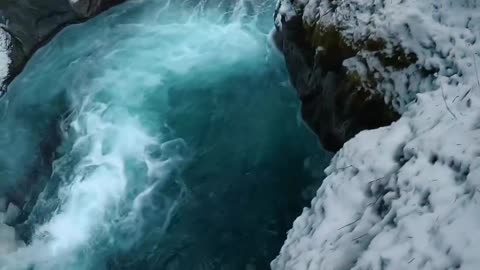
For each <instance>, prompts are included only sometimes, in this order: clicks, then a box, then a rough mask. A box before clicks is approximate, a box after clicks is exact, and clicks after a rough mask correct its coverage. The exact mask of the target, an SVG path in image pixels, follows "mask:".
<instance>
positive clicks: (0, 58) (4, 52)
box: [0, 27, 10, 90]
mask: <svg viewBox="0 0 480 270" xmlns="http://www.w3.org/2000/svg"><path fill="white" fill-rule="evenodd" d="M9 46H10V35H9V34H8V33H7V32H6V31H5V30H3V29H2V28H1V27H0V90H3V89H4V87H5V86H4V81H5V79H6V78H7V76H8V69H9V66H10V57H9Z"/></svg>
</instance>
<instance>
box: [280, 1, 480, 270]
mask: <svg viewBox="0 0 480 270" xmlns="http://www.w3.org/2000/svg"><path fill="white" fill-rule="evenodd" d="M298 16H300V17H301V18H302V21H303V23H305V24H314V25H315V24H316V25H323V26H329V25H330V26H335V27H336V29H337V31H338V33H340V34H341V37H342V39H343V40H344V41H345V42H346V44H361V43H364V44H365V43H366V41H368V40H377V41H379V40H381V44H383V45H382V46H379V47H376V48H375V50H369V49H367V48H362V46H360V49H358V50H357V51H356V52H355V53H354V54H353V55H352V56H350V57H348V58H346V59H345V60H344V61H343V65H344V66H345V68H346V69H347V71H348V72H350V73H356V74H358V75H359V76H360V77H361V79H362V80H363V81H364V82H367V81H368V80H370V79H371V78H370V76H374V78H375V79H376V81H377V82H378V84H377V86H376V87H375V88H374V89H373V90H375V91H377V92H378V93H381V94H382V95H383V96H384V97H385V101H386V102H388V103H390V104H392V106H394V107H395V108H396V110H398V111H399V112H401V113H402V116H401V118H400V120H398V121H396V122H395V123H393V124H392V125H391V126H388V127H384V128H379V129H376V130H370V131H363V132H361V133H360V134H358V135H357V136H355V137H354V138H353V139H352V140H350V141H349V142H347V143H346V144H345V146H344V147H343V148H342V149H341V150H340V151H339V152H338V153H337V154H336V156H335V157H334V159H333V160H332V163H331V165H330V167H329V168H328V169H327V173H328V177H327V178H326V179H325V181H324V183H323V185H322V186H321V188H320V189H319V190H318V192H317V195H316V197H315V198H314V200H313V201H312V205H311V207H310V208H308V209H305V210H304V211H303V213H302V215H301V216H300V217H299V218H298V219H297V220H296V221H295V223H294V225H293V228H292V230H291V231H290V232H289V233H288V238H287V240H286V242H285V244H284V246H283V248H282V250H281V252H280V255H279V256H278V257H277V258H276V259H275V260H274V261H273V262H272V269H274V270H283V269H288V270H307V269H315V270H322V269H328V270H330V269H331V270H347V269H356V270H359V269H370V270H380V269H383V270H397V269H398V270H404V269H412V270H415V269H425V270H427V269H429V270H434V269H435V270H436V269H465V270H470V269H471V270H476V269H479V266H480V256H478V253H479V252H480V232H479V230H478V228H480V211H479V209H480V204H479V200H480V169H479V168H480V158H479V156H480V79H479V73H480V71H479V70H478V68H479V67H478V66H479V64H480V57H479V55H480V40H479V38H480V2H478V1H467V0H465V1H463V0H423V1H418V0H385V1H384V0H343V1H332V0H310V1H308V0H294V1H290V0H281V1H280V2H279V10H278V14H277V16H276V21H277V26H278V27H283V26H284V25H285V22H287V21H288V20H289V19H292V18H293V19H294V18H296V17H297V18H298ZM396 48H397V49H396ZM398 48H401V49H398ZM395 50H401V51H402V52H406V54H410V53H411V54H412V55H414V56H415V57H412V58H411V59H410V60H409V61H407V62H406V64H402V65H401V66H396V67H395V66H389V65H385V64H384V63H381V58H382V57H383V56H390V57H391V56H395V55H397V56H398V54H397V53H395ZM382 55H383V56H382ZM392 60H398V61H399V62H402V61H403V60H404V59H403V60H402V59H400V58H397V59H395V57H393V59H392ZM389 61H390V60H389ZM393 63H395V61H394V62H393ZM422 70H423V71H425V72H424V73H422Z"/></svg>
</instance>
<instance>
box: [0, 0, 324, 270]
mask: <svg viewBox="0 0 480 270" xmlns="http://www.w3.org/2000/svg"><path fill="white" fill-rule="evenodd" d="M271 2H272V1H266V0H265V1H262V0H256V1H248V0H242V1H165V0H150V1H141V0H139V1H127V3H125V4H123V5H120V6H118V7H115V8H113V9H111V10H110V11H108V12H106V13H104V14H102V15H101V16H99V17H97V18H95V19H93V20H91V21H89V22H87V23H84V24H79V25H75V26H71V27H68V28H67V29H66V30H64V31H62V32H61V33H60V34H59V35H58V36H57V37H55V38H54V39H53V40H52V41H51V42H50V43H49V44H48V45H47V46H45V47H44V48H41V49H40V50H39V51H38V52H37V53H36V54H35V55H34V56H33V58H32V59H31V60H30V61H29V63H28V64H27V66H26V68H25V70H24V71H23V72H22V73H21V74H20V75H19V76H18V77H17V78H16V79H15V80H14V81H13V82H12V84H11V85H10V86H9V89H8V93H7V94H6V96H5V97H3V98H2V100H1V101H0V117H1V120H0V149H1V150H0V178H1V180H2V181H1V184H0V201H1V200H2V198H9V201H10V205H9V207H10V206H11V207H13V205H15V206H18V207H19V208H21V209H22V211H21V213H18V216H17V215H15V217H14V218H13V219H12V217H10V218H9V219H10V220H9V221H8V222H7V221H5V222H6V223H8V224H0V225H1V226H0V269H1V270H23V269H35V270H51V269H65V270H69V269H72V270H89V269H95V270H98V269H189V270H190V269H191V270H193V269H248V270H253V269H269V263H270V261H271V260H273V259H274V257H275V256H276V255H277V254H278V252H279V250H280V247H281V245H282V243H283V241H284V240H285V237H286V232H287V230H288V229H289V228H290V227H291V223H292V222H293V220H294V219H295V217H296V216H298V215H299V214H300V213H301V209H302V207H303V206H306V205H307V202H308V200H309V199H310V198H311V197H312V196H313V193H312V192H313V191H315V190H316V188H318V186H319V185H320V183H321V180H322V178H323V168H324V167H325V164H327V162H328V160H329V155H328V154H326V153H325V152H323V151H322V150H321V149H320V146H319V145H318V143H317V140H316V138H315V136H314V135H313V134H312V133H311V132H310V131H309V130H307V128H306V127H305V126H304V125H303V123H302V121H301V120H300V117H299V116H298V106H299V105H298V103H297V101H296V98H295V94H294V91H293V90H292V89H291V87H290V85H289V83H288V77H287V75H286V71H285V70H284V68H283V63H282V59H281V56H280V55H279V54H278V52H276V51H275V50H274V49H273V48H272V46H271V45H270V42H269V32H270V30H271V29H272V24H273V22H271V21H272V18H271V16H272V15H271V14H272V13H273V6H272V5H273V4H274V3H271ZM0 206H1V205H0ZM4 211H6V210H5V209H4ZM12 211H13V210H12ZM0 212H2V209H1V207H0ZM2 215H5V214H3V213H0V221H2V220H1V219H2ZM13 234H14V236H12V235H13Z"/></svg>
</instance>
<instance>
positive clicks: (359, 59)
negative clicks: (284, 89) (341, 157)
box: [273, 1, 429, 151]
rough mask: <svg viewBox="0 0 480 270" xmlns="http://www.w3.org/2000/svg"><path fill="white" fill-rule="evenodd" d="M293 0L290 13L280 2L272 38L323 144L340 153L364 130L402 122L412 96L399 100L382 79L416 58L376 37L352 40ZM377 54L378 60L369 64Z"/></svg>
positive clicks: (304, 116) (336, 26)
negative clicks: (353, 68) (311, 16)
mask: <svg viewBox="0 0 480 270" xmlns="http://www.w3.org/2000/svg"><path fill="white" fill-rule="evenodd" d="M291 2H292V4H291V5H294V7H293V8H292V9H291V10H290V11H289V12H280V11H279V10H280V9H282V8H284V7H283V6H282V4H283V3H285V2H284V1H280V2H279V3H282V4H279V6H278V8H277V11H276V14H275V19H276V31H275V33H274V36H273V40H274V42H275V43H276V45H277V47H278V49H279V50H281V51H282V53H283V55H284V57H285V61H286V64H287V68H288V71H289V74H290V79H291V82H292V84H293V86H294V87H295V88H296V90H297V92H298V95H299V98H300V100H301V102H302V116H303V118H304V120H305V122H306V123H307V124H308V125H309V126H310V127H311V128H312V129H313V131H314V132H315V133H316V134H317V135H318V136H319V138H320V140H321V142H322V144H323V145H324V147H325V148H326V149H328V150H331V151H336V150H338V149H340V148H341V147H342V146H343V144H344V143H345V142H346V141H347V140H349V139H350V138H352V137H353V136H355V135H356V134H357V133H359V132H360V131H362V130H365V129H374V128H377V127H380V126H386V125H388V124H390V123H392V122H393V121H395V120H397V119H398V118H399V116H400V113H401V112H402V111H403V106H404V105H405V104H406V103H408V102H409V101H411V100H402V101H398V100H396V99H395V98H394V97H393V98H392V97H390V96H389V94H388V93H385V91H383V90H382V88H383V87H385V85H384V84H383V83H390V82H391V80H390V78H382V76H381V75H383V74H384V73H385V72H383V71H384V69H389V70H390V69H391V70H400V69H406V68H409V67H410V66H413V65H415V62H416V61H417V58H416V56H415V55H414V54H412V53H409V52H406V51H404V50H403V49H402V48H401V47H400V46H398V45H394V46H390V45H391V44H386V43H385V42H384V41H383V40H381V39H378V38H375V37H374V36H373V35H372V36H370V37H367V38H365V39H364V40H363V41H361V42H359V41H353V40H349V38H348V37H345V36H344V35H343V34H342V33H341V31H340V30H339V28H341V26H340V25H335V24H333V23H332V24H329V23H323V22H322V21H321V20H318V21H314V22H312V21H307V20H306V18H308V17H307V16H305V14H304V13H305V7H304V6H303V5H302V3H303V1H291ZM283 5H284V4H283ZM307 11H308V10H307ZM330 12H331V13H334V12H335V11H334V10H331V11H330ZM387 49H390V51H389V50H387ZM366 55H368V57H366ZM372 58H375V59H376V60H378V63H375V65H371V64H370V63H367V61H370V59H372ZM353 62H355V63H356V64H357V65H362V64H363V65H364V70H365V72H364V73H362V74H359V73H358V72H357V71H354V72H352V71H351V70H350V69H349V68H348V65H352V63H353ZM357 70H358V69H357ZM415 71H418V70H415ZM423 71H424V72H423V74H426V75H428V74H429V72H428V71H426V72H425V70H423ZM417 73H418V72H417ZM407 99H408V98H407Z"/></svg>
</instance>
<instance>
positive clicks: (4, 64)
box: [0, 0, 124, 91]
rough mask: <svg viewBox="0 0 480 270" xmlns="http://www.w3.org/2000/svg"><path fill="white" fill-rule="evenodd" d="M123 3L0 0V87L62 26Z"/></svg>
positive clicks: (115, 0)
mask: <svg viewBox="0 0 480 270" xmlns="http://www.w3.org/2000/svg"><path fill="white" fill-rule="evenodd" d="M123 1H124V0H70V1H69V0H41V1H39V0H3V1H0V63H1V64H0V85H1V90H2V91H5V90H6V87H7V85H8V84H9V82H10V81H11V80H13V78H14V77H15V76H16V75H17V74H18V73H19V72H20V71H21V70H22V68H23V66H24V65H25V63H26V61H27V60H28V59H29V57H30V55H31V54H32V53H34V52H35V51H36V49H38V48H39V47H41V46H42V45H44V44H45V43H46V42H48V41H49V40H50V38H51V37H53V36H54V35H55V34H56V33H57V32H58V31H60V30H61V29H63V28H64V27H65V26H67V25H69V24H73V23H78V22H81V21H84V20H86V19H88V18H90V17H92V16H95V15H96V14H98V13H99V12H101V11H104V10H105V9H107V8H109V7H111V6H113V5H116V4H118V3H120V2H123Z"/></svg>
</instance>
